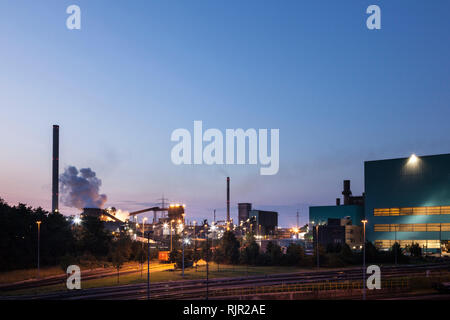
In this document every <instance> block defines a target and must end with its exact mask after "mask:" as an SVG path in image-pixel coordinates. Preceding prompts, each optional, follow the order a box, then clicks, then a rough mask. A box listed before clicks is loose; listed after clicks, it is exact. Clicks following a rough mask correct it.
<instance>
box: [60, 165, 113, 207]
mask: <svg viewBox="0 0 450 320" xmlns="http://www.w3.org/2000/svg"><path fill="white" fill-rule="evenodd" d="M59 181H60V184H61V189H60V192H61V200H62V202H63V204H64V205H66V206H68V207H73V208H78V209H83V208H103V205H104V204H105V202H106V200H107V197H106V195H105V194H99V191H100V186H101V185H102V180H100V179H99V178H97V177H96V176H95V172H94V171H92V170H91V169H90V168H83V169H80V171H78V169H77V168H76V167H74V166H69V167H67V168H66V170H65V171H64V173H63V174H61V175H60V177H59Z"/></svg>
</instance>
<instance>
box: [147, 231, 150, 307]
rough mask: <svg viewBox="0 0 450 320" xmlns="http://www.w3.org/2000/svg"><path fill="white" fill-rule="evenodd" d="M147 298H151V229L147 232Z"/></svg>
mask: <svg viewBox="0 0 450 320" xmlns="http://www.w3.org/2000/svg"><path fill="white" fill-rule="evenodd" d="M147 246H148V248H147V250H148V251H147V256H148V257H147V300H150V231H148V232H147Z"/></svg>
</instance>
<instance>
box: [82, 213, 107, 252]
mask: <svg viewBox="0 0 450 320" xmlns="http://www.w3.org/2000/svg"><path fill="white" fill-rule="evenodd" d="M82 227H83V228H82V231H81V239H80V249H81V251H82V252H90V253H91V254H93V255H94V256H96V257H97V258H99V257H103V256H106V255H107V254H108V249H109V247H110V244H111V240H112V237H111V236H110V235H109V234H108V233H107V232H106V231H105V227H104V222H103V221H101V220H100V219H99V218H98V217H95V216H89V215H86V216H84V217H83V220H82Z"/></svg>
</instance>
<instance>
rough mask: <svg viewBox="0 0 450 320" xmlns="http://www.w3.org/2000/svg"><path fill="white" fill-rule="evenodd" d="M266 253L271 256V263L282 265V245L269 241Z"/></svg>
mask: <svg viewBox="0 0 450 320" xmlns="http://www.w3.org/2000/svg"><path fill="white" fill-rule="evenodd" d="M266 254H267V255H268V256H269V258H270V264H272V265H280V264H281V260H282V257H283V252H281V247H280V246H279V245H278V244H276V243H274V242H272V241H269V242H268V243H267V247H266Z"/></svg>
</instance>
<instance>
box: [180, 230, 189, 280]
mask: <svg viewBox="0 0 450 320" xmlns="http://www.w3.org/2000/svg"><path fill="white" fill-rule="evenodd" d="M190 243H191V241H190V240H189V238H184V239H183V260H182V267H183V269H182V271H181V276H182V277H183V278H184V246H185V245H189V244H190Z"/></svg>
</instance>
